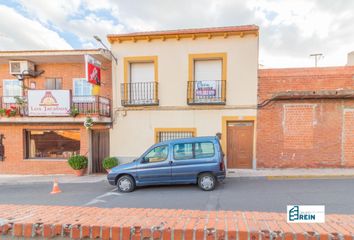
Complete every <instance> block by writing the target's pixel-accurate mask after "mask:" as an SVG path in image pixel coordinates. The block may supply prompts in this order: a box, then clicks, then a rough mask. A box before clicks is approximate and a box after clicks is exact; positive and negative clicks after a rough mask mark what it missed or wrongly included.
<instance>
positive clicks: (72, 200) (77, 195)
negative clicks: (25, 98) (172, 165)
mask: <svg viewBox="0 0 354 240" xmlns="http://www.w3.org/2000/svg"><path fill="white" fill-rule="evenodd" d="M60 188H61V190H62V191H63V192H62V193H60V194H55V195H51V194H49V192H50V191H51V189H52V183H49V182H48V183H25V184H24V183H17V184H1V185H0V204H36V205H71V206H97V207H106V208H111V207H129V208H177V209H179V208H183V209H199V210H248V211H274V212H285V211H286V205H287V204H311V205H314V204H324V205H325V206H326V213H342V214H354V179H353V178H352V179H317V180H316V179H312V180H267V179H266V178H229V179H227V180H226V183H225V184H220V185H218V187H217V188H216V189H215V190H214V191H212V192H204V191H201V190H199V189H198V188H197V187H196V186H194V185H187V186H185V185H179V186H157V187H156V186H154V187H143V188H138V189H137V190H136V191H134V192H132V193H119V192H118V191H117V190H116V188H115V187H113V186H110V185H109V184H108V183H107V182H105V181H102V182H95V183H75V184H74V183H62V184H60Z"/></svg>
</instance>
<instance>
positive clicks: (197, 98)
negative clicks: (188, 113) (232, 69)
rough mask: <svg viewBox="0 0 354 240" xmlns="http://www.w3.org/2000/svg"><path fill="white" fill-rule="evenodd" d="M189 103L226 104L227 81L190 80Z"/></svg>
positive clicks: (188, 87)
mask: <svg viewBox="0 0 354 240" xmlns="http://www.w3.org/2000/svg"><path fill="white" fill-rule="evenodd" d="M187 104H189V105H213V104H216V105H218V104H219V105H224V104H226V81H225V80H211V81H188V86H187Z"/></svg>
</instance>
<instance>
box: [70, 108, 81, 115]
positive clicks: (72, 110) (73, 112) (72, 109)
mask: <svg viewBox="0 0 354 240" xmlns="http://www.w3.org/2000/svg"><path fill="white" fill-rule="evenodd" d="M79 113H80V112H79V109H77V108H76V107H72V108H71V110H70V115H71V116H72V117H76V116H77V115H79Z"/></svg>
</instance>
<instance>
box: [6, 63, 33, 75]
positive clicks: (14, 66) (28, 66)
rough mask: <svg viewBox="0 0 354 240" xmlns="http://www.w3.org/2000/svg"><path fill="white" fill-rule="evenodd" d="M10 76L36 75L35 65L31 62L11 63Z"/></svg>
mask: <svg viewBox="0 0 354 240" xmlns="http://www.w3.org/2000/svg"><path fill="white" fill-rule="evenodd" d="M9 64H10V74H12V75H19V74H23V75H33V74H34V73H35V65H34V63H33V62H30V61H10V62H9Z"/></svg>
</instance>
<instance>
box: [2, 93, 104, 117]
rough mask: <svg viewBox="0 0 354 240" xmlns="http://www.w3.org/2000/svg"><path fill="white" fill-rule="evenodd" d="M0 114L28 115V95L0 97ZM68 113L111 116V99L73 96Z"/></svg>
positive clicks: (73, 114) (72, 114) (12, 115)
mask: <svg viewBox="0 0 354 240" xmlns="http://www.w3.org/2000/svg"><path fill="white" fill-rule="evenodd" d="M0 107H1V108H0V111H1V112H0V116H9V117H15V116H21V117H28V116H29V114H28V106H27V96H22V97H10V96H3V97H0ZM68 115H71V116H73V117H74V116H76V115H79V116H80V115H90V116H101V117H111V101H110V99H108V98H105V97H101V96H72V97H71V111H70V112H69V113H68Z"/></svg>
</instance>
